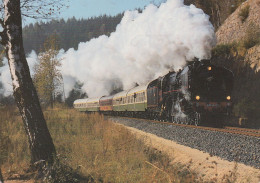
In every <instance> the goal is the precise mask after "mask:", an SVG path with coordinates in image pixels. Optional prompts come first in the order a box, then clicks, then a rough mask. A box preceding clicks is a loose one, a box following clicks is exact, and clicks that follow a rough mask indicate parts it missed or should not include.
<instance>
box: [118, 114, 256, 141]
mask: <svg viewBox="0 0 260 183" xmlns="http://www.w3.org/2000/svg"><path fill="white" fill-rule="evenodd" d="M120 118H125V119H138V120H140V121H146V122H147V121H149V122H152V123H159V124H166V125H175V126H183V127H188V128H198V129H204V130H210V131H218V132H224V133H231V134H238V135H246V136H252V137H259V138H260V130H257V129H248V128H238V127H229V126H225V127H224V128H214V127H205V126H194V125H186V124H177V123H170V122H162V121H156V120H150V119H141V118H131V117H120Z"/></svg>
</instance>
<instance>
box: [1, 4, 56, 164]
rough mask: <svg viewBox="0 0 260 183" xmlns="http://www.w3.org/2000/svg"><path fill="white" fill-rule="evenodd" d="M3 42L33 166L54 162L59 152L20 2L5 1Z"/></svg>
mask: <svg viewBox="0 0 260 183" xmlns="http://www.w3.org/2000/svg"><path fill="white" fill-rule="evenodd" d="M2 42H3V43H4V46H5V49H6V55H7V58H8V63H9V67H10V72H11V77H12V84H13V91H14V98H15V100H16V103H17V106H18V108H19V111H20V114H21V116H22V119H23V123H24V127H25V130H26V133H27V135H28V139H29V144H30V150H31V155H32V163H35V162H38V161H40V160H44V161H48V162H52V161H53V155H54V154H55V148H54V145H53V142H52V138H51V136H50V133H49V131H48V128H47V125H46V122H45V119H44V116H43V113H42V110H41V107H40V103H39V100H38V96H37V93H36V90H35V88H34V85H33V82H32V79H31V76H30V71H29V67H28V64H27V60H26V57H25V53H24V48H23V40H22V21H21V10H20V0H4V35H3V36H2Z"/></svg>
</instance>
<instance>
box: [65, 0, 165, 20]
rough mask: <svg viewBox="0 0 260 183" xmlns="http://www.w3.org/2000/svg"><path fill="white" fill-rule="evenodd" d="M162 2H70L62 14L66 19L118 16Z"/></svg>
mask: <svg viewBox="0 0 260 183" xmlns="http://www.w3.org/2000/svg"><path fill="white" fill-rule="evenodd" d="M161 1H162V0H70V3H69V8H68V9H66V10H65V11H64V12H62V13H61V16H62V17H64V18H69V17H72V16H75V17H76V18H81V17H82V18H88V17H91V16H99V15H102V14H107V15H116V14H118V13H120V12H124V11H125V10H133V9H135V8H143V7H144V6H146V5H148V4H150V3H151V2H154V3H157V4H158V2H161Z"/></svg>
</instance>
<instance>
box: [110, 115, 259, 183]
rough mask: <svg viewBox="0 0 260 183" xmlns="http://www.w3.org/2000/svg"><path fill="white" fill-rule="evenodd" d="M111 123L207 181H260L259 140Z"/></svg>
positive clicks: (178, 128)
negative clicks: (126, 127) (143, 140)
mask: <svg viewBox="0 0 260 183" xmlns="http://www.w3.org/2000/svg"><path fill="white" fill-rule="evenodd" d="M110 120H112V121H114V122H116V123H120V124H123V125H125V126H128V128H129V129H130V130H131V131H132V132H133V133H135V134H136V135H137V137H139V138H144V139H146V140H145V141H147V144H148V145H151V146H153V147H154V148H157V149H160V150H162V151H164V152H166V153H167V154H168V155H169V156H171V157H172V158H173V161H175V162H179V163H183V164H186V165H187V164H188V166H190V167H191V168H192V170H196V171H197V172H198V173H199V174H201V177H204V178H205V179H208V180H211V179H216V180H217V182H224V180H225V179H232V180H234V179H236V180H237V181H236V182H257V183H258V182H259V181H260V173H259V172H260V171H259V168H260V138H259V137H253V136H247V135H240V134H233V133H226V132H222V131H211V130H205V129H201V128H190V127H184V126H180V125H167V124H160V123H151V122H149V121H147V122H145V120H139V119H132V118H118V117H111V118H110Z"/></svg>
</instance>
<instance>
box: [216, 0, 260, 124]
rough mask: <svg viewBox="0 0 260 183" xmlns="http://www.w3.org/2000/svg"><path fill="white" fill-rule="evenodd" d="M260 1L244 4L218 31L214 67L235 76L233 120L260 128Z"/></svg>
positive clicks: (249, 0)
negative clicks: (221, 67) (223, 67)
mask: <svg viewBox="0 0 260 183" xmlns="http://www.w3.org/2000/svg"><path fill="white" fill-rule="evenodd" d="M259 17H260V1H259V0H248V1H246V2H244V3H243V4H241V6H239V7H238V9H237V10H236V11H234V12H233V13H232V14H231V15H230V16H229V17H228V18H227V19H226V20H225V22H224V23H223V25H222V26H221V27H219V29H218V30H217V32H216V37H217V46H216V47H215V48H214V49H213V51H212V60H213V63H214V64H217V65H221V66H225V67H227V68H229V69H230V70H232V71H233V73H234V78H235V80H234V89H233V94H232V96H233V114H234V116H235V117H236V118H239V119H235V118H234V119H233V120H230V121H233V122H234V123H236V124H237V122H238V121H240V124H241V125H246V126H251V127H256V128H259V127H260V126H259V124H260V123H259V122H260V121H259V119H260V116H259V115H260V105H259V103H260V80H259V78H260V72H259V69H260V28H259V27H260V18H259Z"/></svg>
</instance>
